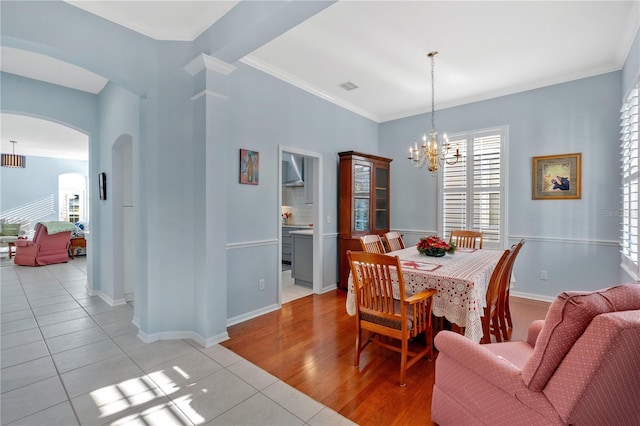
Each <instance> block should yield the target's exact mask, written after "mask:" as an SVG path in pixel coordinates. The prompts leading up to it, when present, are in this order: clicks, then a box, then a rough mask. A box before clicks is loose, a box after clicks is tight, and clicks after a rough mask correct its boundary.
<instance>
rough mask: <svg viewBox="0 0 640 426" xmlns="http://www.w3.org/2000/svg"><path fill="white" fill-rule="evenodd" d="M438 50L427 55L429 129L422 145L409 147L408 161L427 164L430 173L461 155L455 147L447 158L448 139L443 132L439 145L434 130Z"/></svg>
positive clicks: (423, 137)
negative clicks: (429, 65) (450, 156)
mask: <svg viewBox="0 0 640 426" xmlns="http://www.w3.org/2000/svg"><path fill="white" fill-rule="evenodd" d="M437 54H438V52H429V54H428V55H427V56H429V58H431V131H430V132H429V137H428V138H427V134H426V133H425V134H424V135H423V136H422V146H420V147H419V148H418V142H415V144H414V146H413V147H409V162H410V163H411V164H412V165H413V166H414V167H417V168H422V167H423V166H424V165H425V164H427V169H428V170H429V171H430V172H431V174H432V175H434V176H435V175H436V174H438V170H439V169H440V167H442V166H444V164H445V162H446V163H447V164H449V165H454V164H456V163H457V162H458V159H460V157H461V156H462V155H461V154H460V150H459V149H458V148H457V147H456V153H455V154H453V159H447V155H448V154H449V148H450V144H449V139H448V138H447V134H446V133H445V134H444V135H443V137H442V141H441V143H440V145H438V132H436V125H435V122H436V107H435V104H436V101H435V99H436V95H435V84H434V71H435V60H434V58H435V56H436V55H437Z"/></svg>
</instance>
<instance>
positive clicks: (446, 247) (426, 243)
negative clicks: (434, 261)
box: [416, 235, 456, 257]
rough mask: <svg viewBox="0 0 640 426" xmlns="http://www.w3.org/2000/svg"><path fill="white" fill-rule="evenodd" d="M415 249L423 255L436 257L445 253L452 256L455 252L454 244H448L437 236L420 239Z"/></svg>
mask: <svg viewBox="0 0 640 426" xmlns="http://www.w3.org/2000/svg"><path fill="white" fill-rule="evenodd" d="M416 248H417V249H418V251H419V252H420V253H422V254H424V255H427V256H436V257H440V256H444V255H445V254H446V253H450V254H453V253H454V252H455V251H456V245H455V244H453V243H451V244H449V243H448V242H446V241H445V240H443V239H442V238H440V237H438V236H437V235H432V236H430V237H422V238H420V241H419V242H418V244H416Z"/></svg>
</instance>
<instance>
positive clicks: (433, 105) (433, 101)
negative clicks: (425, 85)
mask: <svg viewBox="0 0 640 426" xmlns="http://www.w3.org/2000/svg"><path fill="white" fill-rule="evenodd" d="M436 55H437V52H431V53H430V54H429V56H430V57H431V130H432V131H434V130H435V129H436V84H435V77H434V76H435V70H436V61H435V59H434V57H435V56H436Z"/></svg>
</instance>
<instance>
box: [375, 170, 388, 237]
mask: <svg viewBox="0 0 640 426" xmlns="http://www.w3.org/2000/svg"><path fill="white" fill-rule="evenodd" d="M375 170H376V206H375V207H376V213H375V215H376V217H375V225H376V228H375V229H388V228H389V170H388V169H383V168H379V167H376V169H375Z"/></svg>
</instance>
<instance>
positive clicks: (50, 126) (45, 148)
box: [0, 113, 89, 161]
mask: <svg viewBox="0 0 640 426" xmlns="http://www.w3.org/2000/svg"><path fill="white" fill-rule="evenodd" d="M0 126H1V127H2V146H1V149H2V152H9V153H10V152H13V149H14V148H15V153H16V154H20V155H28V156H36V157H54V158H66V159H70V160H84V161H87V160H88V159H89V137H88V136H87V135H86V134H84V133H81V132H79V131H77V130H74V129H72V128H70V127H67V126H64V125H62V124H58V123H54V122H52V121H47V120H42V119H39V118H34V117H28V116H25V115H17V114H7V113H3V114H0ZM12 140H14V141H16V142H18V143H16V144H15V147H14V146H12V145H13V144H12V143H11V142H10V141H12Z"/></svg>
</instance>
